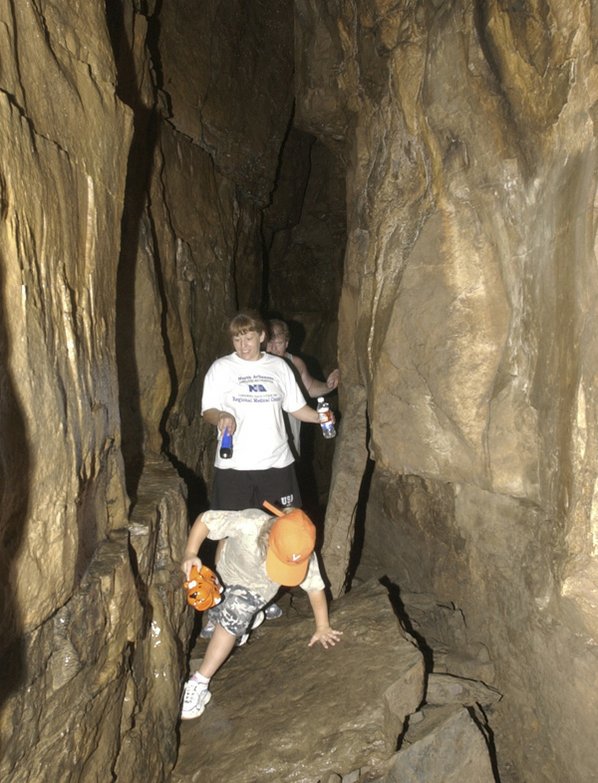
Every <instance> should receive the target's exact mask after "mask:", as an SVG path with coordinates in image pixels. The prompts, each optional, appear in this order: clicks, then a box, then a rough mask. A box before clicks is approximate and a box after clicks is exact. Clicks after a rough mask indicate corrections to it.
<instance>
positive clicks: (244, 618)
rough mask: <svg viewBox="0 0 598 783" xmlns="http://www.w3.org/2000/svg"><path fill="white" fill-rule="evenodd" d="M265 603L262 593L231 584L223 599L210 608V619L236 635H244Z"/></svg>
mask: <svg viewBox="0 0 598 783" xmlns="http://www.w3.org/2000/svg"><path fill="white" fill-rule="evenodd" d="M265 603H266V602H265V601H264V599H263V598H262V597H261V595H258V594H257V593H252V592H250V591H249V590H248V589H247V588H246V587H242V586H241V585H231V586H230V587H227V588H226V589H225V591H224V598H223V600H222V601H221V602H220V603H219V604H217V605H216V606H213V607H212V608H211V609H210V610H209V612H208V619H209V620H210V621H211V622H213V623H217V624H218V625H221V626H222V627H223V628H224V630H225V631H228V632H229V633H232V634H233V635H234V636H242V635H243V634H244V633H245V632H246V631H247V629H248V628H249V626H250V624H251V621H252V620H253V617H254V615H255V613H256V612H257V611H258V610H259V609H261V608H262V606H264V604H265Z"/></svg>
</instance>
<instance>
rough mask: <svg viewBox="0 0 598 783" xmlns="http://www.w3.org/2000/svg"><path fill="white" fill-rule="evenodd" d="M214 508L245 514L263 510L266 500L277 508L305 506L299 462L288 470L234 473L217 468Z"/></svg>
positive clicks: (211, 506) (241, 471)
mask: <svg viewBox="0 0 598 783" xmlns="http://www.w3.org/2000/svg"><path fill="white" fill-rule="evenodd" d="M211 500H212V502H211V505H210V508H212V509H214V510H218V511H243V509H245V508H262V509H263V506H262V503H263V502H264V500H267V501H268V502H270V503H272V504H273V505H275V506H279V507H280V508H284V507H285V506H295V508H300V507H301V493H300V492H299V484H298V483H297V475H296V474H295V463H291V464H290V465H287V466H286V468H268V469H267V470H233V469H231V468H214V483H213V485H212V498H211Z"/></svg>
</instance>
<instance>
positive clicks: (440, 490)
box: [296, 0, 598, 783]
mask: <svg viewBox="0 0 598 783" xmlns="http://www.w3.org/2000/svg"><path fill="white" fill-rule="evenodd" d="M296 10H297V12H296V51H297V52H298V75H297V94H298V104H297V111H296V122H297V124H298V125H299V127H301V128H302V129H303V130H305V131H309V132H311V133H313V134H315V135H318V136H319V137H321V138H324V139H326V140H327V141H328V143H329V144H330V145H331V146H332V145H334V146H335V147H339V146H340V147H342V149H343V150H344V152H343V155H344V157H345V159H346V160H347V161H348V168H347V204H348V219H347V242H348V245H347V254H346V259H345V273H344V283H343V290H342V298H341V306H340V328H339V358H340V363H341V371H342V375H343V384H342V389H341V392H340V400H341V407H342V408H343V410H350V411H351V413H352V414H353V415H358V416H359V417H360V418H362V419H365V417H366V416H367V421H368V423H369V427H370V438H369V441H368V444H367V446H368V448H369V455H368V456H369V457H371V458H372V459H373V460H374V461H375V470H374V476H373V479H372V481H371V487H370V492H369V503H368V504H367V513H365V512H364V522H363V526H362V530H361V531H359V530H357V531H355V532H354V535H355V536H356V537H358V538H359V536H361V537H363V535H365V549H364V561H363V571H362V573H363V575H368V574H372V573H378V574H382V573H387V574H390V575H391V576H392V577H393V578H395V579H396V581H397V583H398V584H399V585H400V586H401V588H402V589H406V590H413V591H418V592H419V591H426V590H430V589H431V587H432V588H433V590H434V591H435V592H436V594H437V595H438V596H439V597H440V598H441V599H444V600H446V601H451V602H454V603H455V604H456V605H458V606H459V607H461V608H462V611H463V612H464V614H465V617H466V619H467V627H468V633H469V635H470V640H471V641H477V642H479V643H483V644H484V645H486V646H487V647H488V648H489V649H490V650H491V653H492V658H493V659H495V660H496V681H495V682H496V684H497V685H498V687H499V688H500V689H501V690H502V691H503V692H504V693H505V700H504V702H503V703H504V704H506V703H507V702H509V703H510V706H511V710H513V709H514V711H515V714H513V713H512V712H510V714H509V717H508V719H507V718H506V716H505V717H504V719H503V722H502V723H501V724H500V725H499V726H498V727H495V730H496V735H497V742H498V744H499V759H500V755H501V743H504V745H505V753H506V755H508V756H509V757H510V758H511V759H512V760H513V761H514V763H515V766H516V767H518V768H519V770H520V774H521V776H522V778H523V779H525V780H529V781H532V780H533V781H554V780H559V781H563V783H564V781H567V782H568V781H571V782H573V781H578V780H588V779H591V777H592V776H593V775H594V774H595V772H594V771H595V769H596V765H597V761H598V759H597V757H596V749H595V743H594V742H593V739H592V736H591V734H592V732H591V729H590V728H589V725H588V723H587V721H586V720H585V718H584V716H587V715H588V714H593V713H595V711H596V706H597V705H596V696H595V693H594V692H593V689H590V690H589V691H588V690H587V683H588V681H594V680H595V679H596V674H597V669H596V659H595V645H594V642H593V641H592V639H595V635H596V624H597V617H598V615H597V613H596V607H597V604H596V592H595V588H594V587H592V582H593V579H594V576H593V575H595V573H596V562H595V557H596V547H595V529H594V528H595V521H594V513H593V497H594V486H595V482H596V476H597V464H598V463H597V461H596V446H595V444H596V438H595V431H594V428H595V421H596V395H595V393H594V390H593V389H594V385H595V384H594V375H595V357H596V347H597V344H596V333H597V332H596V328H595V320H596V315H595V308H594V307H593V305H592V301H593V299H594V297H595V291H596V282H597V281H596V264H595V248H594V242H595V231H594V198H595V191H596V174H595V171H596V164H595V161H596V145H595V130H594V117H593V109H592V107H593V105H594V103H595V100H596V93H597V89H598V74H597V72H596V66H595V56H594V40H595V30H593V28H592V27H591V24H592V21H593V19H594V15H593V13H592V10H591V4H590V3H586V2H581V3H562V2H558V3H557V2H550V1H549V2H543V3H530V4H525V7H524V6H522V5H517V4H505V3H501V2H494V1H492V0H491V1H490V2H486V3H483V4H472V3H465V2H454V3H425V4H421V3H419V4H411V3H398V4H392V5H391V4H389V3H385V2H370V3H365V4H354V3H347V4H342V5H340V4H339V5H334V6H330V5H326V6H323V5H322V4H320V3H317V2H310V1H309V0H302V2H300V3H297V4H296ZM350 426H351V425H350V424H349V422H348V421H347V420H345V427H346V428H347V429H346V430H345V431H344V432H343V433H342V436H341V437H342V441H341V442H342V444H343V451H345V450H346V449H347V448H351V449H353V450H354V452H355V455H356V457H355V459H353V460H352V459H351V458H350V457H349V456H348V455H347V454H346V453H343V455H342V456H340V455H337V468H336V469H335V472H334V476H333V487H332V493H331V505H330V507H329V511H328V516H327V520H326V528H327V530H332V531H334V535H333V536H332V537H331V538H330V539H328V542H327V543H325V549H324V554H325V556H326V557H327V558H328V559H329V560H330V559H334V558H336V559H337V560H338V563H339V565H338V569H337V570H336V572H335V573H331V578H332V580H333V589H334V590H335V591H336V592H337V593H338V592H340V590H341V586H342V584H343V582H344V580H345V568H346V565H347V559H346V558H345V559H344V561H343V557H342V556H340V554H341V548H342V543H341V542H343V541H345V540H346V535H347V531H348V532H349V534H350V533H351V530H352V525H353V521H352V518H353V514H354V508H353V506H354V504H357V503H358V500H359V498H358V488H359V486H360V485H361V482H362V477H363V475H364V473H365V471H366V460H365V459H364V458H362V467H361V469H360V470H354V472H353V474H352V475H351V474H350V473H348V472H347V471H348V470H350V469H351V467H352V466H353V465H355V464H356V463H358V462H359V459H358V456H359V454H360V453H361V454H362V455H363V452H364V444H363V442H357V443H352V438H351V434H350V432H349V431H348V428H349V427H350ZM357 427H358V431H359V432H361V431H362V430H363V426H362V425H361V423H358V425H357ZM347 487H352V488H353V489H352V491H350V494H349V496H348V495H347ZM348 498H349V499H350V500H351V501H352V502H350V503H347V502H346V501H347V499H348ZM343 530H344V531H345V536H344V537H343ZM364 531H365V533H364ZM573 636H574V638H575V639H576V640H577V641H576V642H575V643H574V644H573V643H572V649H571V652H570V654H569V655H567V656H566V660H564V659H563V650H564V647H563V644H564V639H566V638H567V637H569V638H572V637H573ZM530 651H532V654H530ZM584 682H585V683H586V692H585V693H584V692H583V691H584ZM526 683H527V684H526ZM547 715H551V719H550V720H549V721H548V720H546V716H547ZM557 716H558V717H557ZM507 745H508V747H509V750H508V751H506V746H507ZM572 747H575V748H576V749H577V750H576V753H575V759H574V760H573V759H572V757H571V748H572ZM546 748H550V749H551V752H550V753H549V754H548V757H547V754H546V753H545V749H546Z"/></svg>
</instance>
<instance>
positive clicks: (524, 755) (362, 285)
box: [0, 0, 598, 783]
mask: <svg viewBox="0 0 598 783" xmlns="http://www.w3.org/2000/svg"><path fill="white" fill-rule="evenodd" d="M74 5H75V6H76V13H73V10H74ZM223 8H224V5H223V4H222V3H220V2H217V0H204V1H203V2H201V3H197V2H195V1H194V0H176V1H173V2H169V3H158V2H155V0H147V2H143V3H141V2H138V1H137V0H113V2H110V3H105V2H101V1H100V0H90V2H87V3H76V4H73V3H72V2H66V0H53V1H52V2H45V3H28V2H18V3H16V2H7V0H3V1H2V2H0V41H1V42H2V53H3V55H2V64H1V68H0V297H1V307H0V348H1V354H2V362H1V364H0V437H1V448H0V494H1V500H2V503H1V505H0V532H1V537H0V540H1V548H0V566H1V567H0V575H1V576H0V579H1V580H2V611H1V612H0V623H1V624H2V633H1V634H0V639H1V643H0V647H1V650H2V657H3V670H2V674H1V675H0V676H1V680H2V688H1V693H0V709H1V713H0V728H1V730H2V744H3V748H6V752H3V755H2V761H1V762H0V777H1V778H2V779H3V780H4V779H7V780H11V781H14V782H15V783H20V781H30V782H31V783H34V781H35V783H41V781H44V780H48V781H55V780H64V781H73V783H75V781H79V780H96V779H97V780H101V779H102V776H103V775H104V770H105V769H110V770H111V771H112V772H111V774H112V776H113V777H114V778H115V779H120V780H131V779H134V778H135V777H137V778H141V777H143V779H147V780H152V781H154V780H155V781H160V780H166V779H167V778H168V775H169V773H170V769H171V767H172V765H173V763H174V757H175V753H176V717H177V713H178V696H179V689H180V680H181V677H182V674H183V668H184V657H185V656H184V652H185V649H186V645H187V642H188V639H189V635H190V631H191V628H190V617H189V612H187V611H185V607H184V606H183V602H182V597H181V591H180V590H179V576H178V573H177V567H176V561H177V560H178V558H179V557H180V551H181V548H182V546H183V542H184V538H185V535H186V528H187V508H186V502H185V496H186V495H187V494H188V496H189V505H190V506H191V508H192V510H197V509H198V508H202V507H205V505H206V504H207V488H208V486H209V483H210V480H211V464H212V457H213V448H214V433H213V432H212V430H211V428H209V427H206V426H205V425H204V424H203V423H202V421H201V418H200V416H199V406H200V398H201V384H202V379H203V376H204V374H205V371H206V370H207V368H208V366H209V364H210V363H211V362H212V361H213V360H214V359H215V358H216V357H217V356H219V355H221V354H223V353H224V352H226V351H227V350H229V345H228V340H227V338H226V335H225V333H224V330H223V327H224V324H225V322H226V319H227V317H228V316H229V315H230V313H231V312H232V311H234V310H236V309H238V308H239V307H247V306H253V307H255V306H259V305H262V306H264V307H267V308H269V309H277V310H280V311H281V312H282V314H283V315H285V316H287V317H289V318H291V319H293V320H296V321H297V323H301V324H303V326H304V330H305V334H304V335H303V337H304V342H303V344H302V348H303V349H304V350H305V351H306V352H307V353H308V354H311V355H313V356H315V357H317V358H318V360H319V362H320V364H321V367H322V369H330V368H332V366H334V365H335V364H336V361H335V359H336V357H335V355H334V354H335V347H336V345H335V344H336V335H337V331H338V360H339V363H340V367H341V371H342V379H343V380H342V384H341V388H340V394H339V402H340V407H341V412H342V414H343V420H342V422H341V426H340V434H339V437H338V439H337V443H336V444H335V445H334V444H333V445H332V446H331V445H330V444H327V445H325V446H324V445H323V444H322V443H319V445H318V447H317V449H316V450H315V459H316V464H318V463H319V464H320V465H321V466H323V465H326V464H327V460H328V457H329V456H330V455H329V454H327V453H326V452H325V451H322V450H325V449H328V450H329V451H330V450H331V449H332V448H336V453H335V456H334V468H333V475H332V489H331V493H330V503H329V507H328V513H327V518H326V526H325V545H324V556H325V560H326V562H327V564H328V573H329V576H330V577H331V581H332V589H333V592H334V593H335V595H340V594H341V593H342V591H343V586H344V585H345V584H350V583H351V580H353V584H357V582H358V581H359V579H365V578H369V577H371V576H376V577H378V576H380V575H382V574H385V575H386V576H387V577H388V581H389V583H392V584H394V585H395V586H396V585H398V587H399V589H400V590H401V591H402V592H403V593H407V594H411V595H418V596H422V595H431V596H433V599H431V600H432V602H433V604H434V606H435V607H443V606H450V607H453V608H454V612H453V613H451V614H450V618H451V620H450V621H449V620H448V619H447V615H445V614H444V613H443V611H441V609H435V610H434V612H432V616H433V621H430V620H429V615H426V616H425V618H424V613H422V612H421V603H418V601H415V600H414V601H412V602H411V603H410V604H409V606H408V610H409V612H408V613H409V616H410V617H411V622H412V625H413V629H414V631H415V626H416V625H417V624H418V623H419V625H418V630H417V632H418V634H419V636H420V637H421V640H422V642H428V640H432V639H439V641H440V642H441V644H440V645H439V646H437V645H432V644H431V643H430V647H436V648H437V652H436V653H435V657H436V660H435V662H434V663H435V668H434V671H435V673H442V672H443V671H445V672H451V673H453V674H458V675H460V676H461V677H467V676H468V674H469V675H471V674H472V673H474V674H475V675H476V676H475V679H482V680H484V681H485V682H486V684H487V685H493V686H495V687H496V688H497V689H498V690H499V691H500V692H501V693H503V694H504V698H503V700H502V701H501V702H500V703H499V704H498V705H497V706H496V708H495V710H494V712H493V725H492V728H493V731H494V736H495V739H496V745H497V749H498V759H499V763H500V764H502V768H501V773H503V776H504V777H505V779H506V775H505V774H504V773H505V770H506V768H507V767H508V768H509V770H511V769H512V770H514V771H515V772H514V774H515V773H516V774H517V775H518V776H519V778H520V779H524V780H526V781H529V783H554V781H557V780H558V781H559V783H573V782H575V783H579V781H585V780H590V779H592V778H593V776H594V774H595V769H596V767H597V765H598V757H597V755H596V753H597V751H596V746H595V742H594V738H593V723H592V721H590V720H587V715H592V714H595V711H596V706H597V705H596V695H595V689H594V688H591V687H588V683H590V684H593V683H594V682H595V681H596V675H597V665H596V656H595V652H596V650H595V642H594V640H595V639H596V633H597V625H598V597H597V592H596V582H597V574H598V566H597V564H596V540H597V532H596V519H595V516H596V515H595V510H594V505H595V504H594V496H595V485H596V479H597V474H598V470H597V465H598V459H597V446H596V444H597V442H598V439H597V437H596V392H595V386H596V384H595V378H594V376H595V367H596V356H597V337H596V335H597V334H598V330H597V329H596V323H595V322H596V312H595V310H596V308H595V306H594V300H595V298H596V290H597V288H598V285H597V280H596V264H595V228H594V210H595V207H594V202H595V192H596V144H595V129H594V109H593V107H594V105H595V103H596V98H597V90H598V77H597V74H596V65H595V60H596V53H595V40H596V29H595V20H596V13H595V8H594V4H593V3H592V2H590V0H558V1H557V0H533V1H531V2H529V3H526V4H522V3H505V2H502V0H487V2H484V3H481V2H480V3H470V2H464V1H463V0H454V2H439V1H438V0H430V2H426V3H412V2H408V1H407V0H404V1H401V2H398V3H389V2H387V0H367V1H364V2H360V3H355V2H352V1H351V0H350V1H349V2H343V3H336V2H331V3H321V2H318V1H317V0H295V2H294V3H293V2H291V0H284V2H282V1H281V0H255V2H251V3H243V2H240V1H237V0H235V1H234V2H233V0H231V2H230V3H228V4H227V13H226V14H224V13H223ZM308 169H309V170H308ZM345 242H346V252H345ZM339 291H340V292H341V296H340V305H339V306H338V308H337V299H338V295H339ZM337 316H338V317H337ZM337 327H338V329H337ZM318 449H320V452H319V451H318ZM175 467H176V470H175ZM181 477H184V478H185V479H186V485H184V484H183V482H182V479H181ZM314 484H315V485H316V495H317V496H318V500H320V501H321V499H322V498H324V497H325V496H326V494H327V490H328V487H327V482H326V480H325V478H324V480H320V481H319V482H316V481H315V479H314ZM352 541H354V543H355V546H353V547H352V546H351V544H352ZM360 556H361V561H360V566H359V570H358V571H357V573H356V572H355V567H356V564H357V561H358V560H359V557H360ZM420 615H421V616H420ZM457 616H461V617H463V618H465V619H464V621H463V623H462V624H459V623H458V622H457V621H456V620H455V618H456V617H457ZM422 618H423V619H422ZM455 650H456V651H457V652H454V651H455ZM439 666H440V668H438V667H439ZM443 667H444V668H443ZM482 674H483V676H482ZM461 703H464V702H461ZM433 706H438V707H439V709H442V706H439V705H433ZM444 706H446V705H444ZM426 720H427V717H426ZM430 720H433V721H437V723H435V724H434V725H436V726H437V727H439V729H438V737H439V738H440V739H442V737H447V736H449V737H451V736H453V734H452V733H451V732H452V731H453V728H454V726H455V725H456V724H459V726H460V728H461V729H463V730H464V731H466V730H469V728H470V727H469V725H467V726H466V725H464V724H467V720H466V719H465V716H464V715H463V713H461V712H459V711H453V712H451V714H450V715H448V714H445V713H442V720H441V719H440V717H439V716H438V714H436V717H434V718H430ZM412 739H413V743H412V744H411V746H410V748H409V752H412V759H413V758H414V757H416V756H417V751H411V748H415V747H416V745H417V744H418V742H419V741H420V740H421V738H420V737H417V736H416V735H415V734H413V735H412ZM476 739H477V737H476ZM405 741H406V742H407V736H406V737H405ZM422 747H423V746H421V745H420V748H422ZM547 749H549V752H547ZM404 750H405V751H407V750H408V749H407V748H404ZM573 751H574V752H573ZM423 755H425V754H423ZM418 758H419V759H420V760H421V758H422V756H420V757H418ZM403 759H404V757H403ZM307 761H309V760H307ZM346 763H347V764H348V765H349V766H350V765H351V764H352V763H356V764H357V763H358V762H357V761H354V762H352V761H351V762H350V760H349V759H348V758H346ZM397 763H406V762H405V761H404V760H403V761H402V762H397ZM410 763H411V762H410ZM418 764H419V761H418V760H417V758H416V759H415V760H413V769H416V768H417V769H420V772H417V773H413V774H422V775H424V776H425V775H432V774H433V773H432V771H430V770H426V771H425V772H424V771H421V769H422V768H421V767H418ZM133 768H135V773H134V774H133V772H132V770H133ZM319 769H320V772H321V775H322V776H323V775H324V774H326V773H327V772H328V770H327V769H325V768H324V767H321V768H319ZM395 771H396V775H402V776H404V771H403V769H402V768H401V769H399V767H396V770H395ZM335 774H336V775H343V776H346V775H349V774H352V770H350V769H348V768H345V767H343V768H342V769H340V767H339V769H338V770H331V771H330V775H332V776H334V775H335ZM383 774H384V775H393V774H395V772H393V771H392V770H391V769H390V767H389V768H388V769H386V770H385V771H384V773H383ZM460 774H461V775H462V776H463V775H466V773H465V772H463V771H461V773H460ZM484 774H486V773H485V772H484ZM480 779H481V778H480ZM389 780H390V778H389Z"/></svg>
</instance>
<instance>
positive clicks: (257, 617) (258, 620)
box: [235, 609, 266, 647]
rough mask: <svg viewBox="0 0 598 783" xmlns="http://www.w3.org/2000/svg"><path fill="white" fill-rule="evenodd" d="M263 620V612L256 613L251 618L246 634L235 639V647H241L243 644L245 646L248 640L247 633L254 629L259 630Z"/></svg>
mask: <svg viewBox="0 0 598 783" xmlns="http://www.w3.org/2000/svg"><path fill="white" fill-rule="evenodd" d="M265 619H266V615H265V614H264V612H262V610H261V609H260V611H259V612H256V614H255V616H254V618H253V622H252V623H251V625H250V626H249V628H248V630H247V633H244V634H243V636H239V637H238V638H237V641H236V642H235V645H236V646H237V647H243V645H244V644H247V640H248V639H249V633H250V632H251V631H255V629H256V628H259V626H260V625H261V624H262V623H263V622H264V620H265Z"/></svg>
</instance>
